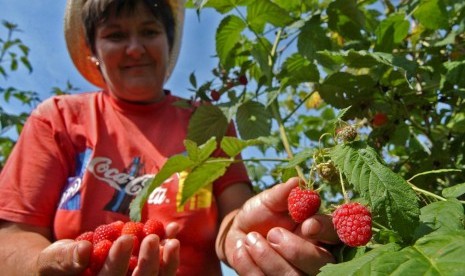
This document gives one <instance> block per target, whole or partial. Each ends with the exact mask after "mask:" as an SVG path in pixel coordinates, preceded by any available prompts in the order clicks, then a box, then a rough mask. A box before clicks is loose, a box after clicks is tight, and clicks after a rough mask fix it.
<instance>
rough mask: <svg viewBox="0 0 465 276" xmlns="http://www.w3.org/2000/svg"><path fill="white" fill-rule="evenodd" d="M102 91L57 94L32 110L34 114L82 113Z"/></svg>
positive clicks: (46, 115)
mask: <svg viewBox="0 0 465 276" xmlns="http://www.w3.org/2000/svg"><path fill="white" fill-rule="evenodd" d="M100 94H101V92H99V91H94V92H82V93H78V94H65V95H55V96H52V97H50V98H48V99H45V100H44V101H42V102H41V103H40V104H39V105H38V106H37V108H36V109H35V110H34V111H33V112H32V114H31V115H32V116H40V117H42V116H44V117H48V116H54V115H56V113H76V112H77V113H80V112H82V111H83V110H85V109H87V108H88V106H92V105H93V104H94V103H95V102H96V101H98V98H99V96H100Z"/></svg>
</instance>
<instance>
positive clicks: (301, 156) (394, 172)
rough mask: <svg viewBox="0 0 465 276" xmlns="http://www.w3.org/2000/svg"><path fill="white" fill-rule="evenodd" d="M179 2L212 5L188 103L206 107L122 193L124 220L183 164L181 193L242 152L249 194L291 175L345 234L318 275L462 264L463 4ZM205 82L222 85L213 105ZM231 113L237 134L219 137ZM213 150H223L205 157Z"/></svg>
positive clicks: (433, 269) (438, 269) (452, 271)
mask: <svg viewBox="0 0 465 276" xmlns="http://www.w3.org/2000/svg"><path fill="white" fill-rule="evenodd" d="M188 6H189V7H191V8H194V9H197V12H198V13H199V16H200V18H202V17H201V15H202V12H211V11H212V10H214V12H218V13H220V14H221V15H222V16H223V18H222V20H221V22H220V23H219V25H218V28H217V30H216V35H215V45H216V56H217V58H218V66H217V67H216V68H213V69H212V76H211V78H210V79H206V80H203V83H202V80H200V79H198V76H196V75H195V74H191V75H190V81H191V84H192V87H191V88H190V89H191V91H192V92H193V95H192V99H194V100H199V101H200V102H208V104H206V105H200V106H194V107H190V108H193V109H194V111H195V112H194V116H193V118H192V119H191V121H190V126H189V130H188V139H187V140H186V141H185V146H186V152H187V154H183V155H179V156H174V157H172V158H170V159H169V160H168V161H167V163H166V164H165V166H164V167H163V168H162V170H161V171H160V172H159V174H157V175H156V177H155V178H154V180H153V181H152V183H151V184H150V185H149V186H147V187H145V190H144V191H143V192H142V193H141V194H140V195H139V196H138V197H137V198H136V199H135V200H134V201H133V203H132V205H131V214H132V216H133V217H134V218H135V219H137V218H138V217H139V216H140V209H141V208H142V206H143V203H144V202H145V200H146V198H147V196H148V193H149V192H150V191H151V190H152V189H154V188H155V187H157V186H158V185H160V184H161V183H162V182H163V181H164V180H165V179H166V178H168V177H169V176H170V175H172V174H173V173H175V172H189V174H187V177H186V179H185V185H184V187H189V188H185V190H184V191H183V198H182V201H181V203H185V202H186V201H187V200H188V199H189V197H190V196H192V195H193V194H195V192H196V191H197V190H198V189H200V188H201V187H203V186H204V185H206V184H208V183H211V182H212V181H214V180H215V179H217V178H218V177H220V176H221V175H222V174H223V173H224V171H225V170H226V168H227V167H228V166H229V165H230V164H231V163H232V162H234V156H236V155H237V154H239V153H241V154H242V157H243V159H242V161H243V162H245V163H246V164H247V166H248V169H249V172H250V175H251V177H252V180H253V181H254V186H255V188H256V189H257V190H262V189H267V188H268V187H269V186H270V185H272V184H273V183H276V182H283V181H286V180H287V179H288V178H290V177H292V176H300V177H301V178H302V179H303V180H304V182H305V185H306V186H308V187H312V189H313V190H316V191H318V194H319V195H320V199H321V204H320V207H319V211H318V212H320V213H324V214H328V215H333V218H334V219H335V220H334V222H335V228H336V229H338V230H340V231H339V232H340V236H341V239H342V240H343V241H345V242H346V243H345V244H344V243H342V244H341V245H340V246H339V247H338V248H335V249H334V252H333V253H334V255H335V256H336V258H337V260H338V263H337V264H328V265H326V266H325V267H323V268H322V269H321V273H320V274H321V275H338V274H339V275H360V274H376V275H390V274H392V273H393V271H395V272H396V273H397V274H401V275H404V274H405V275H422V274H425V273H430V274H437V275H460V274H461V273H463V271H465V261H463V255H464V254H465V238H464V237H465V229H464V220H465V215H464V204H465V201H464V199H465V197H464V195H465V174H464V173H463V170H464V169H465V161H464V160H465V158H464V152H465V151H464V149H465V135H464V131H463V122H464V121H465V119H464V118H465V112H464V110H465V109H464V105H465V101H464V98H465V94H464V91H465V82H464V81H463V78H462V77H461V75H462V74H461V72H462V71H463V69H464V68H465V50H464V49H465V39H464V38H465V37H464V35H463V33H464V32H463V30H464V27H463V22H464V13H463V11H464V10H465V3H462V2H461V1H446V0H429V1H390V0H388V1H356V0H336V1H288V0H286V1H284V0H263V1H229V0H218V1H197V0H191V1H188ZM240 76H245V77H246V78H247V85H241V83H242V82H241V81H238V79H239V77H240ZM212 90H216V91H221V95H222V97H221V99H219V100H218V101H217V102H213V103H211V99H210V97H209V93H210V91H212ZM184 106H185V107H186V106H187V105H184ZM187 108H189V107H188V106H187ZM380 114H382V115H380ZM231 120H234V121H235V125H236V128H237V131H238V136H239V138H238V139H236V138H231V137H224V133H225V131H226V129H227V125H228V122H230V121H231ZM217 147H220V148H221V149H222V150H223V151H224V152H225V154H226V157H224V158H211V157H209V156H210V154H211V153H212V152H213V151H214V150H215V148H217ZM356 202H357V203H358V204H360V205H357V206H366V209H363V210H359V209H357V208H356V209H357V210H359V212H360V213H358V215H357V214H356V215H341V214H340V212H339V211H336V210H339V209H338V207H339V208H341V207H340V206H354V205H353V204H356ZM307 207H308V206H307ZM342 208H343V207H342ZM289 209H292V207H290V208H289ZM364 210H365V211H369V212H370V216H368V215H367V214H365V213H364V212H365V211H364ZM289 211H290V213H292V210H289ZM362 211H363V212H362ZM349 213H350V212H349ZM291 216H292V215H291ZM353 216H355V220H354V217H353ZM348 220H353V221H352V222H355V224H356V225H359V226H360V227H359V228H356V229H355V232H356V233H357V234H358V236H359V237H358V236H357V237H356V238H355V239H353V238H352V236H351V235H352V233H350V234H349V232H350V231H349V230H348V226H347V225H348V224H345V225H346V226H344V223H346V222H347V221H348ZM341 225H342V226H341ZM352 230H353V229H352ZM357 231H360V232H357ZM436 252H448V254H437V253H436ZM451 264H453V265H451Z"/></svg>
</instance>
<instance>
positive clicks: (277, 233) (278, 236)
mask: <svg viewBox="0 0 465 276" xmlns="http://www.w3.org/2000/svg"><path fill="white" fill-rule="evenodd" d="M266 239H267V240H268V241H269V242H270V243H273V244H276V245H277V244H280V243H281V241H282V240H283V232H282V231H281V229H279V228H273V229H271V230H270V231H269V232H268V235H267V236H266Z"/></svg>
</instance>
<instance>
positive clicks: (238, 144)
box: [221, 136, 265, 157]
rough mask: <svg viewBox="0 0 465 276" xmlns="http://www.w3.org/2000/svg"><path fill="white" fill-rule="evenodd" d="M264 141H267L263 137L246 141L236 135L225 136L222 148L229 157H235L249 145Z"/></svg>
mask: <svg viewBox="0 0 465 276" xmlns="http://www.w3.org/2000/svg"><path fill="white" fill-rule="evenodd" d="M264 143H265V142H264V141H263V140H261V139H251V140H246V141H244V140H240V139H238V138H236V137H232V136H225V137H223V140H221V149H222V150H223V151H224V152H225V153H226V154H227V155H228V156H229V157H235V156H237V155H238V154H239V153H241V152H242V151H243V150H244V149H245V148H247V147H249V146H256V145H260V144H264Z"/></svg>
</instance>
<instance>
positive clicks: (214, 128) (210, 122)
mask: <svg viewBox="0 0 465 276" xmlns="http://www.w3.org/2000/svg"><path fill="white" fill-rule="evenodd" d="M227 129H228V119H227V118H226V116H225V115H224V113H223V112H222V111H221V109H219V108H218V107H217V106H212V105H202V106H199V107H198V108H197V110H196V111H195V112H194V114H193V115H192V117H191V119H190V121H189V127H188V131H187V139H188V140H192V141H194V142H196V143H197V144H204V143H205V142H206V141H208V140H209V139H210V138H211V137H216V138H217V139H218V140H220V139H222V138H223V136H224V134H225V133H226V130H227Z"/></svg>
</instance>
